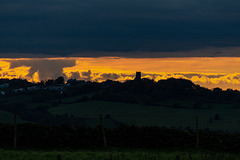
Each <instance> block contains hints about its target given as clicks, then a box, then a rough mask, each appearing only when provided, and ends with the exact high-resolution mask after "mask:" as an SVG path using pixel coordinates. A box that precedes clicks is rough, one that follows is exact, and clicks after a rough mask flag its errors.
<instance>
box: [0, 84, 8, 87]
mask: <svg viewBox="0 0 240 160" xmlns="http://www.w3.org/2000/svg"><path fill="white" fill-rule="evenodd" d="M8 87H9V83H3V84H1V85H0V88H8Z"/></svg>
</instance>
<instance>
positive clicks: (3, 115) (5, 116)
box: [0, 110, 26, 123]
mask: <svg viewBox="0 0 240 160" xmlns="http://www.w3.org/2000/svg"><path fill="white" fill-rule="evenodd" d="M13 117H14V115H13V114H11V113H9V112H5V111H1V110H0V122H1V123H13ZM17 122H18V123H24V122H26V121H24V120H22V119H21V118H20V117H18V116H17Z"/></svg>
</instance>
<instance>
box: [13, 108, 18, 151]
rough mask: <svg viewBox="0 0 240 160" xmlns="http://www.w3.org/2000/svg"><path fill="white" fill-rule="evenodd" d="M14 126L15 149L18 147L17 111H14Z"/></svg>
mask: <svg viewBox="0 0 240 160" xmlns="http://www.w3.org/2000/svg"><path fill="white" fill-rule="evenodd" d="M13 123H14V124H13V126H14V136H13V147H14V149H16V148H17V115H16V112H14V121H13Z"/></svg>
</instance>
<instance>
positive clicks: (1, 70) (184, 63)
mask: <svg viewBox="0 0 240 160" xmlns="http://www.w3.org/2000/svg"><path fill="white" fill-rule="evenodd" d="M36 62H37V63H36ZM70 62H71V63H70ZM46 64H48V65H46ZM52 66H53V67H52ZM47 67H50V68H47ZM55 70H56V72H55ZM136 71H141V72H142V75H143V77H144V78H150V79H154V80H155V81H158V80H161V79H167V78H171V77H173V78H184V79H189V80H191V81H193V82H194V83H197V84H200V85H201V86H204V87H208V88H214V87H220V88H223V89H226V88H233V89H240V58H238V57H189V58H121V57H99V58H79V57H70V58H66V57H59V58H18V59H11V58H8V59H0V78H9V79H13V78H22V79H27V80H28V81H30V82H39V81H40V80H47V79H49V78H51V79H54V78H57V76H64V77H65V78H67V79H69V78H77V79H82V80H91V81H98V82H101V81H104V80H106V79H113V80H118V81H125V80H128V79H133V78H134V77H135V72H136Z"/></svg>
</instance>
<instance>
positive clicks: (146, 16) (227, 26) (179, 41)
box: [0, 0, 240, 57]
mask: <svg viewBox="0 0 240 160" xmlns="http://www.w3.org/2000/svg"><path fill="white" fill-rule="evenodd" d="M239 8H240V1H238V0H228V1H226V0H115V1H112V0H101V1H99V0H38V1H33V0H21V1H19V0H1V1H0V19H1V21H0V56H1V57H28V56H31V57H45V56H49V55H50V56H51V57H52V56H84V57H96V56H97V57H100V56H118V57H119V56H120V57H175V56H201V53H200V52H198V53H197V54H196V53H195V52H196V50H203V49H206V50H209V49H210V50H212V51H211V52H210V53H208V55H206V54H203V55H202V56H219V55H223V56H228V55H227V54H226V53H222V52H221V51H222V50H224V49H225V48H227V49H229V47H230V49H232V50H239V46H240V30H239V28H240V21H239V19H240V10H239ZM219 50H220V51H219ZM193 51H195V52H193ZM169 52H170V53H169ZM172 52H174V53H172ZM178 52H184V53H185V52H187V53H185V54H178ZM194 53H195V54H194ZM29 54H31V55H29ZM239 55H240V54H239V52H237V53H235V54H234V56H239ZM230 56H232V55H230Z"/></svg>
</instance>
